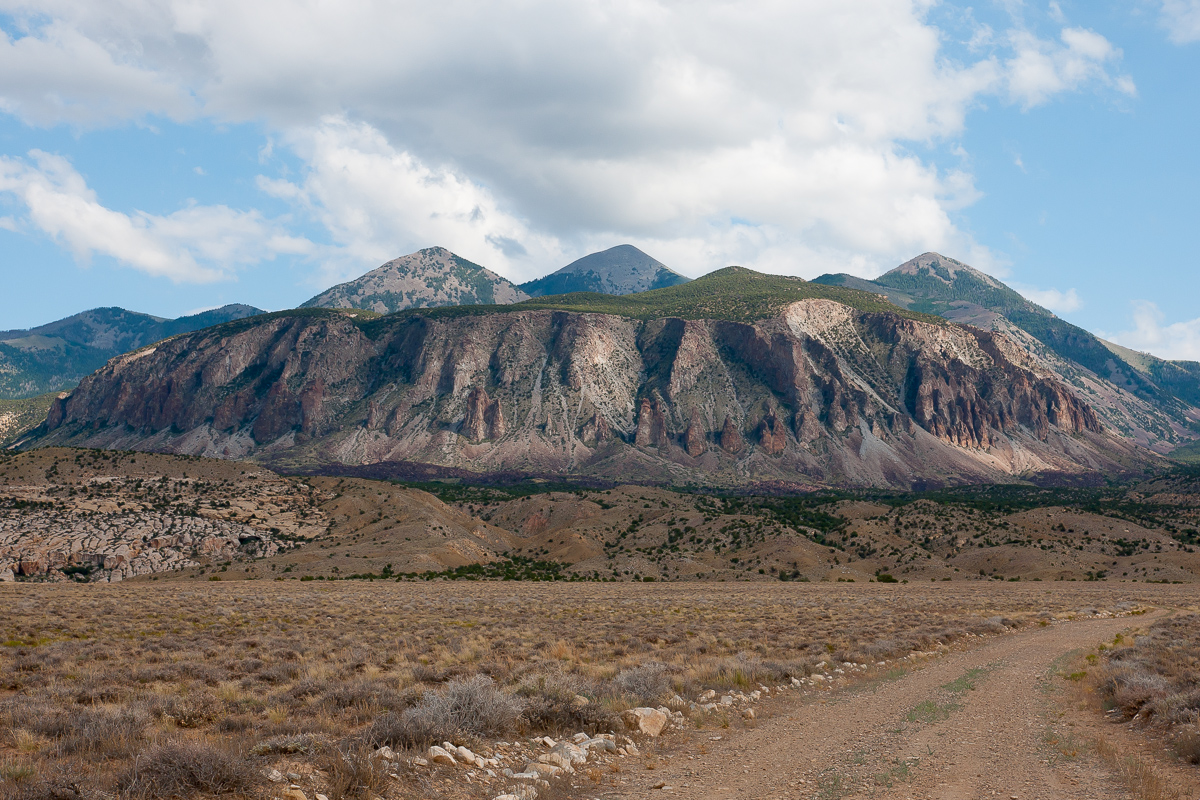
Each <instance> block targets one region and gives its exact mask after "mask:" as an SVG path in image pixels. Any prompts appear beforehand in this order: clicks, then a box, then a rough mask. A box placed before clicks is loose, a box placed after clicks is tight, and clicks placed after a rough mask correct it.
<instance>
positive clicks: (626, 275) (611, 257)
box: [521, 244, 688, 297]
mask: <svg viewBox="0 0 1200 800" xmlns="http://www.w3.org/2000/svg"><path fill="white" fill-rule="evenodd" d="M687 282H688V279H687V278H685V277H684V276H682V275H680V274H679V273H678V272H675V271H674V270H672V269H670V268H669V267H667V266H666V265H665V264H663V263H661V262H660V261H657V260H655V259H653V258H651V257H650V256H648V255H646V254H645V253H643V252H642V251H641V250H638V249H637V248H636V247H634V246H633V245H631V244H621V245H617V246H616V247H610V248H609V249H608V250H604V251H601V252H599V253H592V254H591V255H587V256H584V257H583V258H581V259H579V260H577V261H573V262H571V263H570V264H568V265H567V266H565V267H563V268H562V269H560V270H558V271H557V272H552V273H551V274H549V275H547V276H545V277H543V278H538V279H537V280H534V281H529V282H528V283H523V284H521V289H522V290H524V291H525V292H527V293H528V294H529V296H530V297H544V296H546V295H552V294H567V293H569V292H600V293H601V294H633V293H634V292H645V291H647V290H649V289H662V288H665V287H667V286H676V285H678V284H681V283H687Z"/></svg>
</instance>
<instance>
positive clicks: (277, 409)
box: [21, 246, 1200, 488]
mask: <svg viewBox="0 0 1200 800" xmlns="http://www.w3.org/2000/svg"><path fill="white" fill-rule="evenodd" d="M663 270H666V272H665V273H664V272H663ZM555 276H558V277H555ZM672 276H674V277H672ZM550 279H553V280H554V281H558V283H554V282H553V281H550ZM576 280H577V281H580V282H578V283H571V282H570V281H576ZM638 281H641V284H638ZM667 281H670V282H672V284H673V285H668V286H663V287H661V288H653V289H648V290H645V291H632V292H627V291H624V290H625V289H626V288H629V287H630V286H637V285H647V284H649V285H653V284H654V283H655V282H659V283H662V282H667ZM535 284H536V285H535ZM585 285H587V286H598V287H599V288H603V289H606V290H608V291H606V292H595V291H572V292H562V293H559V294H555V295H539V296H534V297H532V298H531V299H523V298H524V297H525V296H526V295H527V294H529V295H537V294H538V293H539V292H543V291H551V290H552V289H560V288H561V289H573V288H576V287H579V286H585ZM394 306H400V307H401V308H400V310H399V311H396V312H392V311H391V309H392V308H393V307H394ZM405 306H408V307H405ZM413 306H421V307H413ZM350 309H366V310H367V311H368V312H374V311H379V313H383V312H384V311H387V312H389V313H387V314H386V316H379V315H378V314H377V313H364V312H363V311H354V312H350V311H349V310H350ZM1198 398H1200V365H1198V364H1194V363H1192V362H1171V361H1164V360H1161V359H1156V358H1154V357H1152V356H1147V355H1145V354H1140V353H1134V352H1133V351H1128V350H1125V349H1123V348H1119V347H1118V346H1116V345H1113V344H1111V343H1107V342H1104V341H1103V340H1100V339H1098V338H1097V337H1095V336H1093V335H1092V334H1090V333H1088V332H1087V331H1084V330H1082V329H1080V328H1077V327H1075V326H1072V325H1070V324H1069V323H1066V322H1065V321H1063V320H1060V319H1059V318H1058V317H1056V316H1055V315H1054V314H1052V313H1051V312H1049V311H1048V310H1046V309H1044V308H1041V307H1040V306H1037V305H1035V304H1033V303H1031V302H1029V301H1028V300H1026V299H1025V298H1023V297H1021V296H1020V295H1019V294H1018V293H1016V292H1015V291H1013V290H1012V289H1010V288H1009V287H1007V286H1005V285H1004V284H1003V283H1001V282H999V281H997V280H996V279H994V278H992V277H991V276H988V275H986V274H985V273H982V272H980V271H978V270H975V269H973V268H971V267H969V266H967V265H965V264H962V263H961V262H958V261H955V260H953V259H949V258H946V257H945V256H941V255H939V254H936V253H926V254H924V255H922V256H919V257H917V258H915V259H913V260H912V261H909V262H907V263H905V264H902V265H901V266H900V267H898V268H896V269H894V270H892V271H891V272H889V273H886V274H885V275H883V276H880V277H879V278H877V279H875V280H873V281H867V280H863V279H860V278H856V277H853V276H850V275H825V276H822V277H821V278H818V279H816V280H814V281H811V282H810V281H804V280H802V279H799V278H789V277H782V276H772V275H763V274H760V273H756V272H753V271H752V270H747V269H743V268H740V267H730V268H727V269H723V270H718V271H717V272H714V273H711V274H709V275H706V276H704V277H703V278H700V279H697V280H695V281H687V280H686V279H685V278H683V277H682V276H679V275H677V274H676V273H673V272H670V271H669V270H667V269H666V268H665V267H663V266H662V265H661V264H660V263H659V262H657V261H655V260H654V259H652V258H650V257H649V256H646V255H645V254H644V253H641V252H640V251H638V250H636V248H633V247H631V246H620V247H616V248H612V249H611V250H608V251H604V252H603V253H597V254H593V256H589V257H587V258H584V259H580V260H579V261H577V262H575V263H573V264H571V265H568V267H565V268H564V269H562V270H559V271H558V272H557V273H553V274H552V275H550V276H547V277H546V278H544V279H540V281H534V282H531V283H530V284H524V285H523V286H522V287H516V286H513V284H511V283H509V282H508V281H505V280H504V279H503V278H501V277H500V276H498V275H496V274H495V273H491V272H489V271H487V270H485V269H484V268H483V267H480V266H478V265H475V264H472V263H471V262H468V261H465V260H464V259H461V258H459V257H457V256H455V255H454V254H453V253H450V252H449V251H447V250H444V249H441V248H430V249H428V250H423V251H420V252H418V253H414V254H412V255H410V256H406V257H403V258H400V259H396V260H395V261H392V262H388V264H385V265H383V266H382V267H380V268H379V269H377V270H374V271H372V272H370V273H368V274H367V275H364V276H363V277H362V278H360V279H358V280H356V281H351V282H349V283H346V284H342V285H340V286H337V287H334V288H333V289H331V290H329V291H327V292H324V293H322V294H321V295H318V296H317V297H315V298H313V299H312V300H310V301H309V302H308V303H306V304H305V307H304V308H301V309H297V310H295V311H284V312H276V313H273V314H261V315H258V316H255V317H253V318H250V319H237V320H232V321H229V322H226V323H224V324H220V325H217V326H215V327H212V328H208V329H204V330H199V331H196V332H193V333H189V334H187V335H183V336H177V337H175V338H171V339H168V340H166V341H162V342H160V343H158V344H156V345H154V346H152V347H146V346H143V347H141V349H138V350H134V351H132V352H130V353H128V354H127V355H124V356H121V357H118V358H113V359H112V360H111V361H109V362H108V363H107V364H105V365H104V366H103V367H102V368H100V369H99V370H97V371H96V372H95V373H93V374H92V375H90V376H88V377H86V378H85V379H84V380H83V381H82V382H81V383H80V385H79V387H78V388H77V389H76V390H75V391H73V392H72V393H71V394H70V395H69V396H65V397H63V398H60V399H56V400H54V401H53V403H52V404H51V407H50V411H49V414H48V417H47V419H46V421H45V422H44V423H43V424H42V425H41V426H40V427H39V428H38V429H37V430H36V431H34V432H33V433H32V434H30V435H27V436H25V437H24V439H23V440H22V441H21V446H22V447H30V446H37V445H43V444H64V445H81V446H88V447H105V448H117V449H137V450H155V451H164V452H176V453H186V454H193V455H208V456H218V457H224V458H240V459H251V460H256V461H259V462H261V463H264V464H268V465H270V466H272V467H275V468H282V469H287V470H293V471H306V470H313V469H316V470H333V471H335V472H336V471H339V470H341V471H344V470H354V469H370V470H373V472H372V474H384V475H387V474H392V475H396V476H401V475H405V474H412V473H413V471H414V470H416V471H417V472H418V473H420V474H423V475H430V474H434V475H436V474H447V475H449V474H453V475H459V476H465V475H471V474H475V475H476V476H479V477H483V478H486V476H488V475H491V476H503V475H526V476H528V475H544V476H573V477H574V479H581V480H598V481H620V480H630V479H635V480H642V481H648V482H655V483H669V484H676V485H680V484H693V485H707V486H746V485H759V486H762V485H773V486H779V487H792V488H804V487H814V486H826V485H858V486H887V487H897V488H914V487H923V486H938V485H948V484H957V483H964V482H989V481H1009V480H1013V479H1023V480H1032V481H1035V482H1068V483H1078V482H1084V483H1088V482H1096V481H1100V480H1103V479H1105V478H1106V477H1110V476H1113V475H1117V474H1137V473H1142V472H1145V471H1147V470H1153V469H1154V468H1155V466H1156V464H1158V463H1159V462H1160V461H1161V459H1160V458H1159V456H1158V455H1156V453H1165V452H1169V451H1171V450H1172V449H1174V448H1177V447H1180V446H1181V445H1182V446H1186V445H1187V444H1188V443H1189V442H1191V441H1192V440H1194V439H1196V438H1197V433H1198V429H1200V425H1198V424H1197V420H1200V408H1198V407H1197V406H1198V403H1197V402H1196V400H1197V399H1198ZM1184 449H1187V448H1186V447H1184Z"/></svg>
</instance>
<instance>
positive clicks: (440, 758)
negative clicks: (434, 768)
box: [428, 744, 458, 767]
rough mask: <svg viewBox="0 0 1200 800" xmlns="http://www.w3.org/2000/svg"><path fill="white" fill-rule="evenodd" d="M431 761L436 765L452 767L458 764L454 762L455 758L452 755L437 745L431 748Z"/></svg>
mask: <svg viewBox="0 0 1200 800" xmlns="http://www.w3.org/2000/svg"><path fill="white" fill-rule="evenodd" d="M428 755H429V760H430V761H432V762H433V763H434V764H445V765H446V766H448V767H452V766H454V765H455V764H457V763H458V762H457V761H455V760H454V756H452V755H450V753H449V752H447V751H446V749H445V748H443V747H438V746H437V745H436V744H435V745H434V746H433V747H430V748H429V753H428Z"/></svg>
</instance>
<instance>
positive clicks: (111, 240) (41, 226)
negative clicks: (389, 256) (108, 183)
mask: <svg viewBox="0 0 1200 800" xmlns="http://www.w3.org/2000/svg"><path fill="white" fill-rule="evenodd" d="M0 192H6V193H10V194H12V195H14V196H15V197H16V198H17V199H19V200H20V201H21V202H22V203H23V204H24V206H25V208H26V210H27V212H28V225H29V226H31V227H33V228H36V229H38V230H40V231H42V232H43V233H45V234H47V235H49V236H50V237H52V238H53V239H55V240H56V241H58V242H60V243H61V244H63V245H65V246H66V247H67V248H68V249H70V250H71V251H72V252H73V253H74V254H75V256H76V258H77V259H79V260H80V261H83V262H86V261H88V260H89V259H90V258H91V256H92V255H93V254H95V253H99V254H101V255H106V256H111V257H112V258H115V259H116V260H117V261H119V262H121V263H123V264H125V265H127V266H131V267H134V268H135V269H139V270H141V271H143V272H145V273H147V274H150V275H155V276H160V277H166V278H170V279H171V280H174V281H187V282H204V281H211V280H217V279H220V278H224V277H228V276H229V275H230V274H231V272H232V270H233V269H234V268H236V267H238V266H242V265H246V264H253V263H256V262H258V261H261V260H263V259H268V258H273V257H274V256H275V255H276V254H278V253H289V254H302V253H307V252H310V251H311V250H312V245H311V243H309V242H308V241H307V240H305V239H300V238H296V237H292V236H289V235H287V234H286V233H284V232H283V230H282V228H281V227H280V226H278V225H276V224H275V223H271V222H269V221H267V220H264V219H263V218H262V216H261V215H260V214H259V213H258V212H256V211H249V212H246V211H236V210H234V209H231V208H227V207H225V206H191V207H188V208H184V209H181V210H179V211H176V212H175V213H173V214H169V215H167V216H158V215H154V214H147V213H144V212H141V211H138V212H134V213H133V214H125V213H123V212H120V211H114V210H112V209H110V208H106V207H105V206H103V205H102V204H101V203H100V202H99V201H98V200H97V198H96V193H95V192H94V191H92V190H91V189H90V188H88V186H87V183H86V181H85V180H84V178H83V176H82V175H80V174H79V173H78V172H77V171H76V170H75V169H74V168H73V167H72V166H71V165H70V163H69V162H68V161H67V160H66V159H64V158H62V157H61V156H56V155H52V154H50V153H43V152H41V151H39V150H32V151H30V153H29V160H26V159H19V158H10V157H7V156H0Z"/></svg>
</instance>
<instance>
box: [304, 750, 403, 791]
mask: <svg viewBox="0 0 1200 800" xmlns="http://www.w3.org/2000/svg"><path fill="white" fill-rule="evenodd" d="M372 752H373V751H372V750H371V748H370V747H365V746H362V745H352V744H348V743H343V744H342V745H340V746H339V747H335V748H330V749H329V750H327V751H326V752H325V753H323V754H322V755H321V757H320V758H319V759H318V760H317V765H318V767H320V769H322V770H324V772H325V781H326V783H327V784H328V789H327V792H328V795H329V800H352V798H359V797H371V796H373V795H380V794H382V793H383V789H384V787H385V786H386V785H387V770H386V767H385V765H384V761H383V759H381V758H372Z"/></svg>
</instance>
